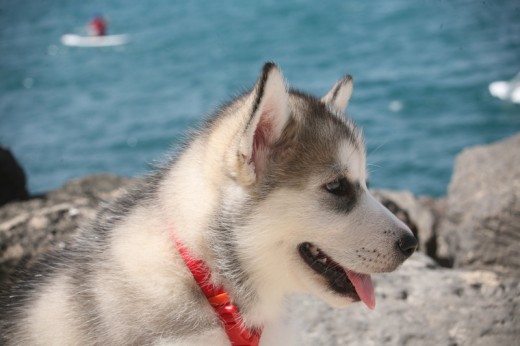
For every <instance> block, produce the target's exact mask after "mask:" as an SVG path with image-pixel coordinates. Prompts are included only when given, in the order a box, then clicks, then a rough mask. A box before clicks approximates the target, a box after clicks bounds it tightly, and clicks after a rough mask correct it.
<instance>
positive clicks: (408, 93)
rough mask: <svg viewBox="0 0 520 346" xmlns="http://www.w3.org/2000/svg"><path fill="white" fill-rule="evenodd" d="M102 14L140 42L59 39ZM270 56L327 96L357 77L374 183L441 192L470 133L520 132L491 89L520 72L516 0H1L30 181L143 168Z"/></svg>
mask: <svg viewBox="0 0 520 346" xmlns="http://www.w3.org/2000/svg"><path fill="white" fill-rule="evenodd" d="M95 13H101V14H102V15H104V16H105V17H106V18H107V19H108V22H109V29H108V30H109V33H112V34H123V33H124V34H128V35H130V38H131V42H130V43H129V44H127V45H125V46H121V47H110V48H73V47H65V46H63V45H61V44H60V37H61V35H63V34H67V33H84V27H85V25H86V23H87V22H88V21H89V20H90V19H91V18H92V17H93V15H94V14H95ZM268 60H272V61H275V62H276V63H278V64H279V65H280V66H281V68H282V70H283V72H284V75H285V77H286V78H287V80H288V82H289V83H290V85H291V86H292V87H295V88H299V89H302V90H305V91H308V92H311V93H313V94H316V95H324V94H325V93H326V92H327V91H328V89H329V88H330V87H331V85H332V84H333V83H334V82H335V81H336V80H337V79H338V78H340V77H341V76H343V75H344V74H346V73H349V74H351V75H352V76H353V77H354V81H355V82H354V83H355V87H354V94H353V97H352V99H351V102H350V106H349V109H348V113H349V116H350V117H352V118H353V119H355V121H356V122H357V123H358V124H359V125H360V127H362V128H363V131H364V133H365V137H366V143H367V151H368V164H369V166H368V169H369V171H370V184H371V186H372V187H377V188H390V189H406V190H411V191H412V192H414V193H416V194H428V195H433V196H440V195H443V194H445V193H446V189H447V186H448V183H449V180H450V176H451V173H452V169H453V163H454V157H455V156H456V154H457V153H459V152H460V151H461V150H462V149H463V148H464V147H467V146H471V145H475V144H485V143H490V142H493V141H496V140H499V139H503V138H505V137H508V136H511V135H513V134H515V133H516V132H518V131H520V107H519V106H518V105H512V104H508V103H504V102H502V101H499V100H497V99H494V98H493V97H491V96H490V95H489V92H488V90H487V86H488V84H489V83H490V82H493V81H495V80H504V79H508V78H511V77H513V76H514V75H515V74H516V73H517V72H518V71H520V2H519V1H512V0H511V1H463V0H452V1H445V0H443V1H439V0H422V1H411V0H408V1H407V0H392V1H389V0H371V1H348V0H330V1H322V2H318V1H303V0H302V1H297V0H290V1H274V0H269V1H231V0H220V1H133V2H132V1H124V0H103V1H101V0H94V1H69V0H38V1H34V0H33V1H31V0H0V144H1V145H4V146H8V147H10V148H11V150H12V151H13V153H14V154H15V155H16V157H17V158H18V160H19V161H20V163H21V165H22V166H23V167H24V168H25V170H26V172H27V175H28V185H29V189H30V191H31V192H32V193H39V192H44V191H47V190H49V189H52V188H56V187H59V186H60V185H62V184H64V183H65V182H67V181H68V180H70V179H72V178H76V177H80V176H84V175H88V174H92V173H96V172H111V173H114V174H119V175H129V176H140V175H143V174H145V173H146V172H147V171H149V170H150V168H151V167H152V166H153V164H154V163H155V162H157V161H160V160H162V159H163V158H164V156H165V154H166V153H168V152H170V149H171V148H172V146H174V145H175V144H176V143H178V141H179V140H181V139H182V137H183V134H184V133H185V132H186V130H187V129H190V128H193V127H194V126H196V124H197V123H198V122H200V121H201V119H203V118H204V117H206V116H207V115H209V114H210V113H211V112H212V111H213V110H214V109H215V108H216V107H218V106H219V105H220V104H221V103H222V102H223V101H227V100H229V99H230V98H231V97H233V96H234V95H236V94H237V93H239V92H241V91H243V90H247V89H248V88H250V87H251V86H252V85H253V83H254V82H255V79H256V77H257V75H258V73H259V71H260V69H261V66H262V64H263V63H264V62H265V61H268ZM519 149H520V148H519Z"/></svg>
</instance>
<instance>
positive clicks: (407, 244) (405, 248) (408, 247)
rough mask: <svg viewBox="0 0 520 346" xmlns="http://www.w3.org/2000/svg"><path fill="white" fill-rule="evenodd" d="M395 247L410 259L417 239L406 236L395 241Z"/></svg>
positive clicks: (410, 235)
mask: <svg viewBox="0 0 520 346" xmlns="http://www.w3.org/2000/svg"><path fill="white" fill-rule="evenodd" d="M397 247H398V248H399V250H401V252H402V253H403V254H404V255H405V256H406V257H410V256H411V255H412V254H413V253H414V251H415V249H416V248H417V238H415V237H414V236H413V235H412V234H407V235H405V236H403V237H401V239H399V240H398V241H397Z"/></svg>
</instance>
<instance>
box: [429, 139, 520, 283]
mask: <svg viewBox="0 0 520 346" xmlns="http://www.w3.org/2000/svg"><path fill="white" fill-rule="evenodd" d="M439 235H440V239H441V240H442V241H443V242H444V243H446V244H448V251H447V252H448V256H450V257H451V258H452V261H453V262H454V265H455V267H459V268H479V269H490V270H495V271H499V272H509V271H514V272H516V273H520V134H518V135H516V136H515V137H513V138H510V139H507V140H504V141H501V142H498V143H496V144H492V145H487V146H477V147H473V148H469V149H465V150H464V151H463V152H462V153H461V154H459V155H458V156H457V159H456V162H455V169H454V174H453V176H452V179H451V182H450V185H449V189H448V196H447V201H446V213H445V215H444V218H443V221H442V222H441V225H440V226H439Z"/></svg>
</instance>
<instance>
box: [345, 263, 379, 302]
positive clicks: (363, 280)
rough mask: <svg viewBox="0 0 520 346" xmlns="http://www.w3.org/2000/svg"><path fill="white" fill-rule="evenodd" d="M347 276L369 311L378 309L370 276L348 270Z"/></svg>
mask: <svg viewBox="0 0 520 346" xmlns="http://www.w3.org/2000/svg"><path fill="white" fill-rule="evenodd" d="M347 276H348V279H349V280H350V281H351V282H352V284H353V285H354V288H355V289H356V292H357V294H358V296H359V298H361V300H362V301H363V303H365V304H366V306H368V308H369V309H371V310H372V309H374V308H375V307H376V297H375V295H374V286H373V285H372V279H371V278H370V275H367V274H360V273H356V272H352V271H350V270H347Z"/></svg>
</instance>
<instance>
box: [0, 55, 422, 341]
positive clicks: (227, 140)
mask: <svg viewBox="0 0 520 346" xmlns="http://www.w3.org/2000/svg"><path fill="white" fill-rule="evenodd" d="M351 94H352V78H351V77H350V76H346V77H344V78H343V79H341V80H339V81H338V82H337V83H336V84H334V86H333V87H332V89H331V90H330V91H329V92H328V93H327V94H326V95H325V96H324V97H323V98H321V99H319V98H315V97H313V96H310V95H308V94H305V93H303V92H300V91H297V90H289V89H288V88H287V87H286V85H285V82H284V79H283V76H282V73H281V71H280V69H279V68H278V67H277V66H276V65H275V64H273V63H267V64H265V66H264V67H263V69H262V71H261V73H260V76H259V78H258V80H257V82H256V84H255V85H254V87H253V89H252V90H251V91H250V92H248V93H245V94H243V95H242V96H240V97H238V98H236V99H235V100H233V101H232V102H230V103H229V104H227V105H226V106H224V107H222V108H221V109H220V110H219V111H218V112H217V113H216V114H215V116H214V117H212V118H211V119H210V120H209V121H207V122H206V123H205V124H204V126H203V127H202V128H201V129H200V131H199V132H198V133H197V134H196V135H195V136H193V137H192V138H191V140H190V141H189V143H187V145H186V146H185V148H184V149H183V150H182V151H181V152H180V153H179V154H178V155H177V156H176V158H175V159H172V160H171V162H169V163H167V164H166V165H165V166H164V167H163V168H162V169H159V170H158V171H157V172H155V173H154V174H152V175H150V176H149V177H148V178H147V179H146V181H145V182H144V183H143V184H142V185H141V186H139V187H137V188H135V189H133V190H131V191H129V192H128V193H127V194H126V195H125V196H124V197H122V198H120V199H119V200H116V201H115V202H114V203H112V204H110V205H108V206H105V207H103V208H102V209H101V210H100V211H99V213H98V215H97V217H96V219H95V220H94V221H93V222H92V223H91V224H90V225H89V226H87V227H84V229H83V230H82V231H81V233H80V235H79V236H78V237H77V239H75V240H74V242H75V243H74V244H75V245H74V247H73V249H72V250H71V251H69V252H68V253H64V254H61V255H60V257H59V258H58V259H57V260H56V261H54V262H53V263H52V264H51V265H49V266H47V269H43V270H41V271H40V272H39V274H38V275H32V279H31V280H29V281H28V282H26V283H25V284H20V285H18V286H19V287H18V288H17V289H15V290H14V291H13V292H10V293H9V294H8V295H7V302H4V303H2V304H3V305H2V306H1V315H2V316H1V317H2V324H1V338H2V339H1V340H2V341H3V343H5V344H6V345H209V344H211V345H230V344H231V343H232V341H230V338H229V336H228V334H226V331H225V328H224V327H223V322H222V321H221V318H220V317H219V315H218V314H217V313H216V312H215V309H214V307H212V305H211V304H210V303H209V301H208V298H207V297H206V296H205V295H204V294H203V293H202V291H201V286H200V285H199V284H198V283H197V281H196V280H195V279H194V275H193V274H192V272H191V271H190V268H189V267H188V265H187V262H186V258H184V257H183V255H182V254H181V251H180V250H181V249H184V250H185V252H187V253H188V254H189V256H190V258H191V259H196V260H197V261H200V262H203V263H204V265H205V267H206V269H207V273H206V274H205V275H206V280H207V281H208V282H207V284H208V285H213V286H214V287H221V288H222V289H223V290H224V291H225V293H226V294H227V296H228V297H229V300H230V301H231V302H232V304H233V305H234V306H235V307H236V308H237V309H238V310H239V317H238V318H239V320H238V323H239V324H238V326H239V327H240V328H243V329H247V330H253V331H259V330H261V329H262V327H263V326H268V325H269V324H270V323H271V322H272V321H276V318H277V316H279V315H280V313H281V310H282V306H283V300H284V297H285V296H286V295H287V294H290V293H293V292H310V293H313V294H315V295H316V296H318V297H320V298H321V299H323V300H324V301H326V302H328V303H329V304H331V305H333V306H338V307H340V306H345V305H348V304H350V303H353V302H357V301H362V302H363V303H364V304H366V305H367V306H368V307H369V308H374V306H375V298H374V297H375V296H374V289H373V287H372V281H371V276H370V274H372V273H382V272H390V271H393V270H394V269H396V268H397V267H398V266H399V265H400V264H401V263H403V261H404V260H405V259H407V258H408V257H409V256H410V255H411V254H412V253H413V252H414V250H415V248H416V245H417V240H416V239H415V238H414V236H413V234H412V233H411V231H410V230H409V229H408V228H407V226H405V225H404V224H403V223H402V222H401V221H399V220H398V219H397V218H396V217H395V216H394V215H393V214H391V213H390V212H389V211H388V210H387V209H385V208H384V207H383V206H382V205H381V204H380V203H378V202H377V201H376V200H375V199H374V197H372V195H371V194H370V192H369V191H368V189H367V186H366V180H367V173H366V158H365V146H364V142H363V138H362V135H361V132H360V130H359V129H357V128H356V126H355V125H354V123H353V122H352V121H351V120H349V119H347V118H346V117H345V116H344V111H345V108H346V107H347V104H348V102H349V99H350V96H351ZM260 340H261V341H260V342H261V343H262V339H260ZM264 343H266V342H265V341H264ZM269 344H271V343H269Z"/></svg>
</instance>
